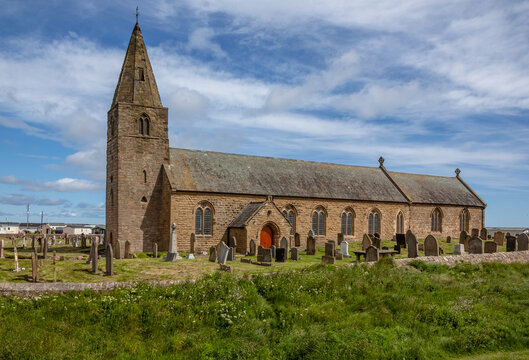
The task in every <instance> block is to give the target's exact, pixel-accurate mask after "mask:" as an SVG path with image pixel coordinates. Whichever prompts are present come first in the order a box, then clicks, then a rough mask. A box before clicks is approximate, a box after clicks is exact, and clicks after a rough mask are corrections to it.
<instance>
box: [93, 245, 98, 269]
mask: <svg viewBox="0 0 529 360" xmlns="http://www.w3.org/2000/svg"><path fill="white" fill-rule="evenodd" d="M97 246H98V241H97V240H92V249H93V250H92V274H97V273H98V272H99V269H98V268H97V265H98V258H99V256H98V254H97Z"/></svg>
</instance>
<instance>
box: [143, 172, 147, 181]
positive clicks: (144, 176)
mask: <svg viewBox="0 0 529 360" xmlns="http://www.w3.org/2000/svg"><path fill="white" fill-rule="evenodd" d="M143 183H144V184H147V171H145V170H143Z"/></svg>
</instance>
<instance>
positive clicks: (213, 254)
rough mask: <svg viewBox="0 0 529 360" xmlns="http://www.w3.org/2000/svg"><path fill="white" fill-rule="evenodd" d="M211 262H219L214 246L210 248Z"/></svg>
mask: <svg viewBox="0 0 529 360" xmlns="http://www.w3.org/2000/svg"><path fill="white" fill-rule="evenodd" d="M209 261H211V262H215V261H217V247H215V246H212V247H210V248H209Z"/></svg>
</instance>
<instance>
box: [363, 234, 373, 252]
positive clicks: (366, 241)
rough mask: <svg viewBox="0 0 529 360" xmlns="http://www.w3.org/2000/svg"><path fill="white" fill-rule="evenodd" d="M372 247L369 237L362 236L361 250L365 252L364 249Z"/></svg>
mask: <svg viewBox="0 0 529 360" xmlns="http://www.w3.org/2000/svg"><path fill="white" fill-rule="evenodd" d="M372 245H373V243H372V242H371V239H370V238H369V235H367V234H364V237H363V238H362V250H363V251H366V249H367V248H368V247H370V246H372Z"/></svg>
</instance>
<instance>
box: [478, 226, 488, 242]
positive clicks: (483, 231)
mask: <svg viewBox="0 0 529 360" xmlns="http://www.w3.org/2000/svg"><path fill="white" fill-rule="evenodd" d="M488 236H489V233H488V231H487V229H486V228H481V231H480V233H479V237H480V238H481V239H482V240H487V238H488Z"/></svg>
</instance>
